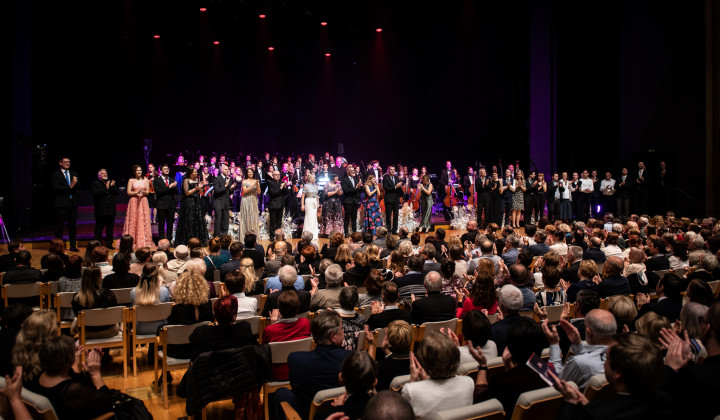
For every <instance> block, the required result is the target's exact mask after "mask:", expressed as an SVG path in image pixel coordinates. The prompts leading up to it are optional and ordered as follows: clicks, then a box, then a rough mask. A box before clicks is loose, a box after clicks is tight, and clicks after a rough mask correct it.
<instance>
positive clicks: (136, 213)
mask: <svg viewBox="0 0 720 420" xmlns="http://www.w3.org/2000/svg"><path fill="white" fill-rule="evenodd" d="M132 173H133V175H134V177H133V178H130V179H129V180H128V183H127V195H128V196H130V201H128V205H127V213H126V214H125V227H124V228H123V235H130V236H132V237H133V239H134V241H133V249H138V248H142V247H148V248H155V243H154V242H153V240H152V227H151V225H150V206H149V205H148V199H147V196H148V194H150V182H148V180H147V179H145V178H143V173H142V167H141V166H140V165H135V166H133V168H132Z"/></svg>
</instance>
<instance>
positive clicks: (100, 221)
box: [90, 169, 120, 249]
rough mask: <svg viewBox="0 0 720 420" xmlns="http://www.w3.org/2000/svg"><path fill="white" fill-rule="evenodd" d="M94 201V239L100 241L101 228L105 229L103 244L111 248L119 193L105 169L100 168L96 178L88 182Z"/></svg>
mask: <svg viewBox="0 0 720 420" xmlns="http://www.w3.org/2000/svg"><path fill="white" fill-rule="evenodd" d="M90 191H91V192H92V195H93V199H94V201H95V239H97V240H98V241H100V242H102V233H103V229H104V230H105V246H106V247H107V248H108V249H112V248H113V245H112V242H113V226H115V203H116V196H117V195H118V194H119V193H120V191H119V190H118V188H117V186H116V185H115V181H114V180H111V179H109V178H108V174H107V171H106V170H105V169H100V171H98V179H96V180H95V181H93V182H92V184H90Z"/></svg>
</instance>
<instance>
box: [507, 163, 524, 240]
mask: <svg viewBox="0 0 720 420" xmlns="http://www.w3.org/2000/svg"><path fill="white" fill-rule="evenodd" d="M510 191H512V192H513V194H512V220H511V222H510V223H511V226H512V227H514V228H516V229H518V228H520V213H521V212H522V211H523V210H524V209H525V199H524V194H525V176H524V175H523V171H522V170H520V169H518V170H516V171H515V183H514V184H513V185H511V186H510Z"/></svg>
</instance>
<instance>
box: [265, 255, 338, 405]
mask: <svg viewBox="0 0 720 420" xmlns="http://www.w3.org/2000/svg"><path fill="white" fill-rule="evenodd" d="M338 268H339V267H338ZM310 329H311V331H312V336H313V339H314V340H315V343H317V347H315V350H312V351H297V352H294V353H290V355H289V356H288V370H289V375H288V376H289V379H290V386H291V387H292V390H290V389H287V388H281V389H279V390H277V391H276V392H275V401H276V404H277V406H276V407H277V409H278V410H279V411H280V412H282V408H280V402H282V401H287V402H289V403H290V405H292V407H293V408H294V409H295V411H297V412H298V414H300V417H302V418H308V414H309V410H310V403H311V402H312V400H313V397H315V394H316V393H317V392H318V391H320V390H323V389H329V388H337V387H339V386H340V380H339V375H338V374H339V373H340V372H341V370H342V363H343V361H344V360H345V358H346V357H347V356H349V355H350V354H351V353H352V352H351V351H349V350H344V349H342V348H340V346H341V345H342V342H343V339H344V334H343V327H342V319H341V318H340V315H338V314H337V313H336V312H334V311H323V312H320V313H318V315H317V316H316V317H315V319H314V320H313V322H312V324H311V326H310Z"/></svg>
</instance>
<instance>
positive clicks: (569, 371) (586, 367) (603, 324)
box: [542, 309, 617, 390]
mask: <svg viewBox="0 0 720 420" xmlns="http://www.w3.org/2000/svg"><path fill="white" fill-rule="evenodd" d="M560 326H561V327H562V329H563V330H564V331H565V333H566V334H567V336H568V338H569V339H570V342H571V343H572V350H573V353H574V356H573V357H572V358H571V359H569V360H568V361H567V363H565V365H564V366H563V364H562V351H561V350H560V345H559V344H560V338H559V336H558V332H557V328H556V327H555V326H554V325H553V326H549V325H548V323H547V322H543V323H542V328H543V331H544V332H545V336H547V339H548V341H549V342H550V361H549V362H550V363H552V364H553V366H554V367H555V371H556V372H557V373H558V377H559V378H560V379H563V380H565V381H573V382H575V383H576V384H577V385H578V387H579V388H580V389H581V390H582V389H585V387H586V386H587V384H588V382H589V381H590V378H592V377H593V376H594V375H598V374H601V373H604V372H605V352H606V350H607V348H608V346H609V345H611V344H612V343H613V337H614V336H615V333H616V332H617V323H616V322H615V317H614V316H613V314H612V313H610V312H609V311H606V310H604V309H593V310H592V311H590V312H588V313H587V315H585V341H586V342H587V344H583V342H582V340H581V339H580V333H579V332H578V330H577V328H575V327H574V326H573V325H572V324H571V323H569V322H567V321H566V320H564V319H563V320H561V321H560Z"/></svg>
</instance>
